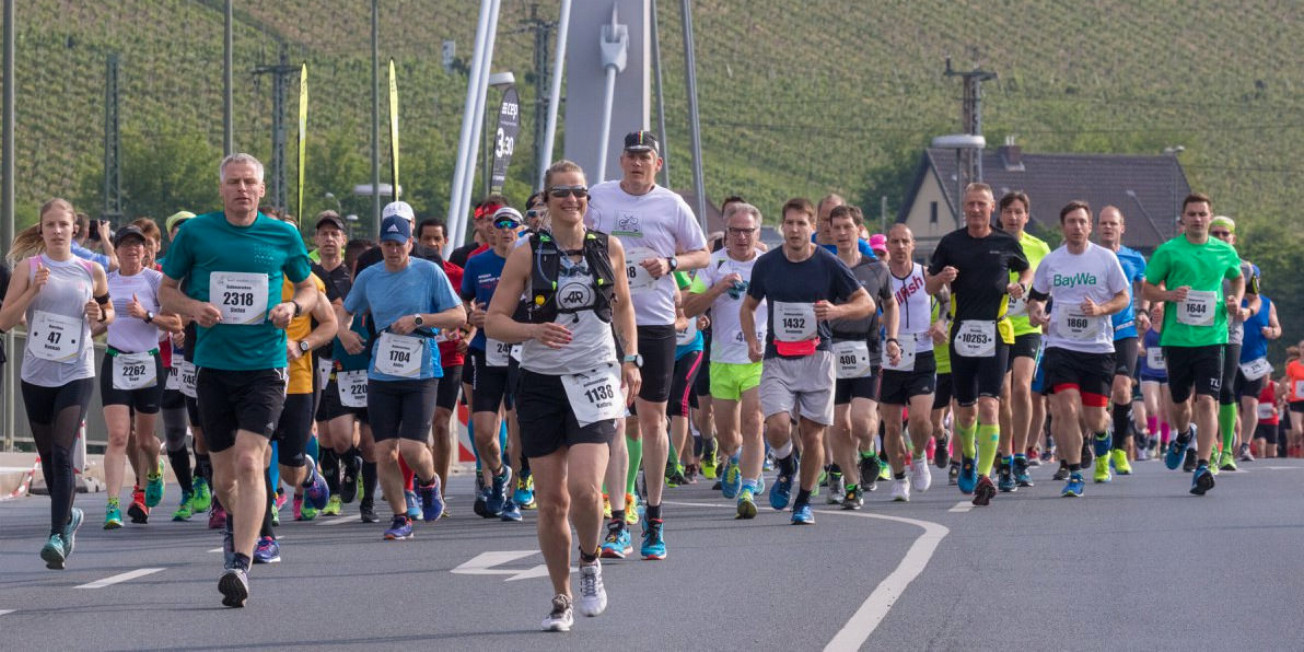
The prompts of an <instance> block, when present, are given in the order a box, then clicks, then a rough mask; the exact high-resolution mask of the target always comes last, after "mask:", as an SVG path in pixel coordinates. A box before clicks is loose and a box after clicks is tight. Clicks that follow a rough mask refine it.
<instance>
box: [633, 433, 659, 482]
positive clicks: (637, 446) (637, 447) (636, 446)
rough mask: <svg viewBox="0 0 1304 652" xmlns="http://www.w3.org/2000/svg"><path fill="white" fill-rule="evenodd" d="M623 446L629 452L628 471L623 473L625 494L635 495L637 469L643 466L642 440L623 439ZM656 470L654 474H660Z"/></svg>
mask: <svg viewBox="0 0 1304 652" xmlns="http://www.w3.org/2000/svg"><path fill="white" fill-rule="evenodd" d="M625 444H626V446H627V448H628V450H629V470H628V471H626V472H625V493H627V494H633V493H635V491H634V488H635V486H637V485H638V467H639V466H641V465H642V464H643V439H642V438H639V439H630V438H629V437H625ZM662 472H663V471H662V470H661V469H657V470H656V471H654V473H662Z"/></svg>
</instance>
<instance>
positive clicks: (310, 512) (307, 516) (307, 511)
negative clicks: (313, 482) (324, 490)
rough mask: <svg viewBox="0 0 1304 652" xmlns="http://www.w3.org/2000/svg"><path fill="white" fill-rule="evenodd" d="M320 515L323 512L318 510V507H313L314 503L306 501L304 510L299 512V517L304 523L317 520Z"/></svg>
mask: <svg viewBox="0 0 1304 652" xmlns="http://www.w3.org/2000/svg"><path fill="white" fill-rule="evenodd" d="M320 513H321V510H318V509H317V508H316V507H313V505H312V503H310V502H308V501H304V502H303V508H302V509H300V510H299V516H300V517H301V519H302V520H304V521H311V520H313V519H315V518H317V515H318V514H320Z"/></svg>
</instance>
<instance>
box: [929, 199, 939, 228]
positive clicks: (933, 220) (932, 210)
mask: <svg viewBox="0 0 1304 652" xmlns="http://www.w3.org/2000/svg"><path fill="white" fill-rule="evenodd" d="M928 223H929V224H937V202H929V204H928Z"/></svg>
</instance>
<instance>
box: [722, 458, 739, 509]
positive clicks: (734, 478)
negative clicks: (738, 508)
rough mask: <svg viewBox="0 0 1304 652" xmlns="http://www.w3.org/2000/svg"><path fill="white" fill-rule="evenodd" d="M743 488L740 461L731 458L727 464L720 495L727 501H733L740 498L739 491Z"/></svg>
mask: <svg viewBox="0 0 1304 652" xmlns="http://www.w3.org/2000/svg"><path fill="white" fill-rule="evenodd" d="M742 486H743V473H742V470H741V469H739V468H738V460H736V459H734V458H732V457H731V458H729V461H727V462H725V467H724V478H723V479H722V480H721V481H720V495H721V496H724V497H725V498H726V499H727V500H733V499H734V498H737V497H738V491H739V490H740V489H742Z"/></svg>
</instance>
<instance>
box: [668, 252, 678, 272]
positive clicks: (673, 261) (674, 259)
mask: <svg viewBox="0 0 1304 652" xmlns="http://www.w3.org/2000/svg"><path fill="white" fill-rule="evenodd" d="M666 263H667V264H669V265H670V271H672V272H673V271H675V270H677V269H679V256H671V257H669V258H667V259H666Z"/></svg>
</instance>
